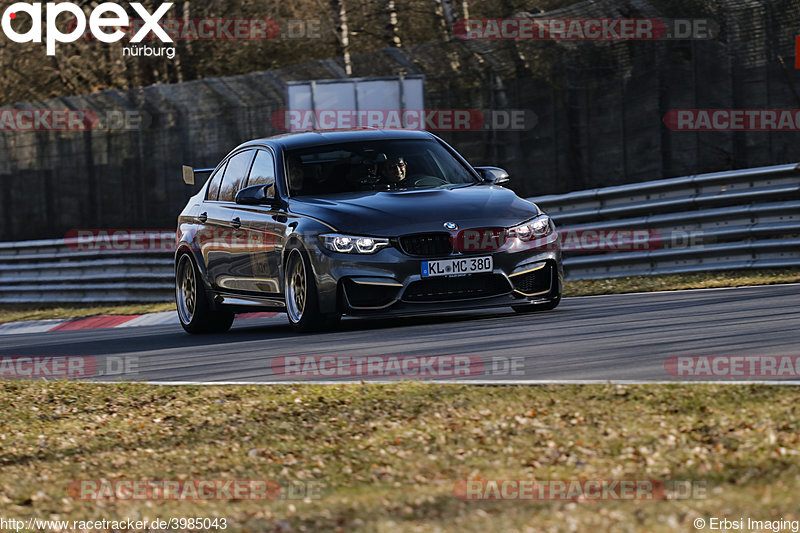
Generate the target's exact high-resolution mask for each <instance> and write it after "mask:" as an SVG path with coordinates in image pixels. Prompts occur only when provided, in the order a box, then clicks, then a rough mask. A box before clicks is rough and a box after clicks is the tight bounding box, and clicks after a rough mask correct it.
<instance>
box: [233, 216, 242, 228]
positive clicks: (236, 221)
mask: <svg viewBox="0 0 800 533" xmlns="http://www.w3.org/2000/svg"><path fill="white" fill-rule="evenodd" d="M231 225H232V226H233V228H234V229H239V228H240V227H242V221H241V219H240V218H239V217H236V218H234V219H233V220H231Z"/></svg>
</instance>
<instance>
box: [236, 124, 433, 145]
mask: <svg viewBox="0 0 800 533" xmlns="http://www.w3.org/2000/svg"><path fill="white" fill-rule="evenodd" d="M432 138H433V135H431V134H430V133H428V132H427V131H417V130H379V129H374V128H363V129H349V130H327V131H307V132H297V133H284V134H281V135H274V136H272V137H265V138H263V139H255V140H252V141H249V142H246V143H244V144H243V145H242V147H244V146H247V145H250V144H271V145H277V146H279V147H280V148H281V149H284V150H296V149H298V148H308V147H312V146H321V145H326V144H339V143H347V142H357V141H380V140H391V139H432Z"/></svg>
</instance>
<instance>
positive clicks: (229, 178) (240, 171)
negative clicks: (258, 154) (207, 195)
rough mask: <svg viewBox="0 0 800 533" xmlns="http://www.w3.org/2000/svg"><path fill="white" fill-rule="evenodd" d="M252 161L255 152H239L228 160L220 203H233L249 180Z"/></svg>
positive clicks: (220, 191) (221, 188)
mask: <svg viewBox="0 0 800 533" xmlns="http://www.w3.org/2000/svg"><path fill="white" fill-rule="evenodd" d="M252 160H253V150H245V151H244V152H239V153H238V154H236V155H235V156H233V157H231V158H230V159H229V160H228V166H227V167H226V168H225V175H224V176H223V177H222V186H221V187H220V189H219V201H220V202H232V201H233V200H234V198H236V193H237V192H239V189H241V188H242V185H243V184H244V180H245V179H247V172H248V171H249V170H250V162H251V161H252Z"/></svg>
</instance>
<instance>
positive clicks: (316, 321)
mask: <svg viewBox="0 0 800 533" xmlns="http://www.w3.org/2000/svg"><path fill="white" fill-rule="evenodd" d="M283 294H284V295H285V297H286V315H287V316H288V317H289V323H290V324H291V325H292V327H293V328H294V329H295V330H297V331H316V330H320V329H326V328H329V327H333V326H335V325H336V323H337V322H338V321H339V318H340V315H338V314H334V315H324V314H322V313H320V312H319V295H318V293H317V284H316V282H315V280H314V272H313V270H311V264H310V263H309V260H308V258H307V257H306V256H305V254H303V253H302V252H301V251H300V248H291V249H290V250H289V257H288V259H287V260H286V271H285V275H284V292H283Z"/></svg>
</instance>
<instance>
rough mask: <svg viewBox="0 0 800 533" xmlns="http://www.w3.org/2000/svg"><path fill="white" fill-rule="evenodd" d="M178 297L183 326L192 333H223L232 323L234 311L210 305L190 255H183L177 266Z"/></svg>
mask: <svg viewBox="0 0 800 533" xmlns="http://www.w3.org/2000/svg"><path fill="white" fill-rule="evenodd" d="M175 300H176V303H177V306H178V318H180V321H181V326H183V329H185V330H186V331H187V332H189V333H222V332H225V331H228V330H229V329H230V328H231V324H233V318H234V315H233V313H231V312H230V311H224V310H215V309H212V308H211V305H210V304H209V302H208V298H207V296H206V290H205V286H204V285H203V280H202V279H201V278H200V274H199V272H198V269H197V267H196V266H195V264H194V261H192V258H191V257H190V256H189V255H188V254H184V255H182V256H181V257H180V259H179V260H178V266H177V268H176V269H175Z"/></svg>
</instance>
